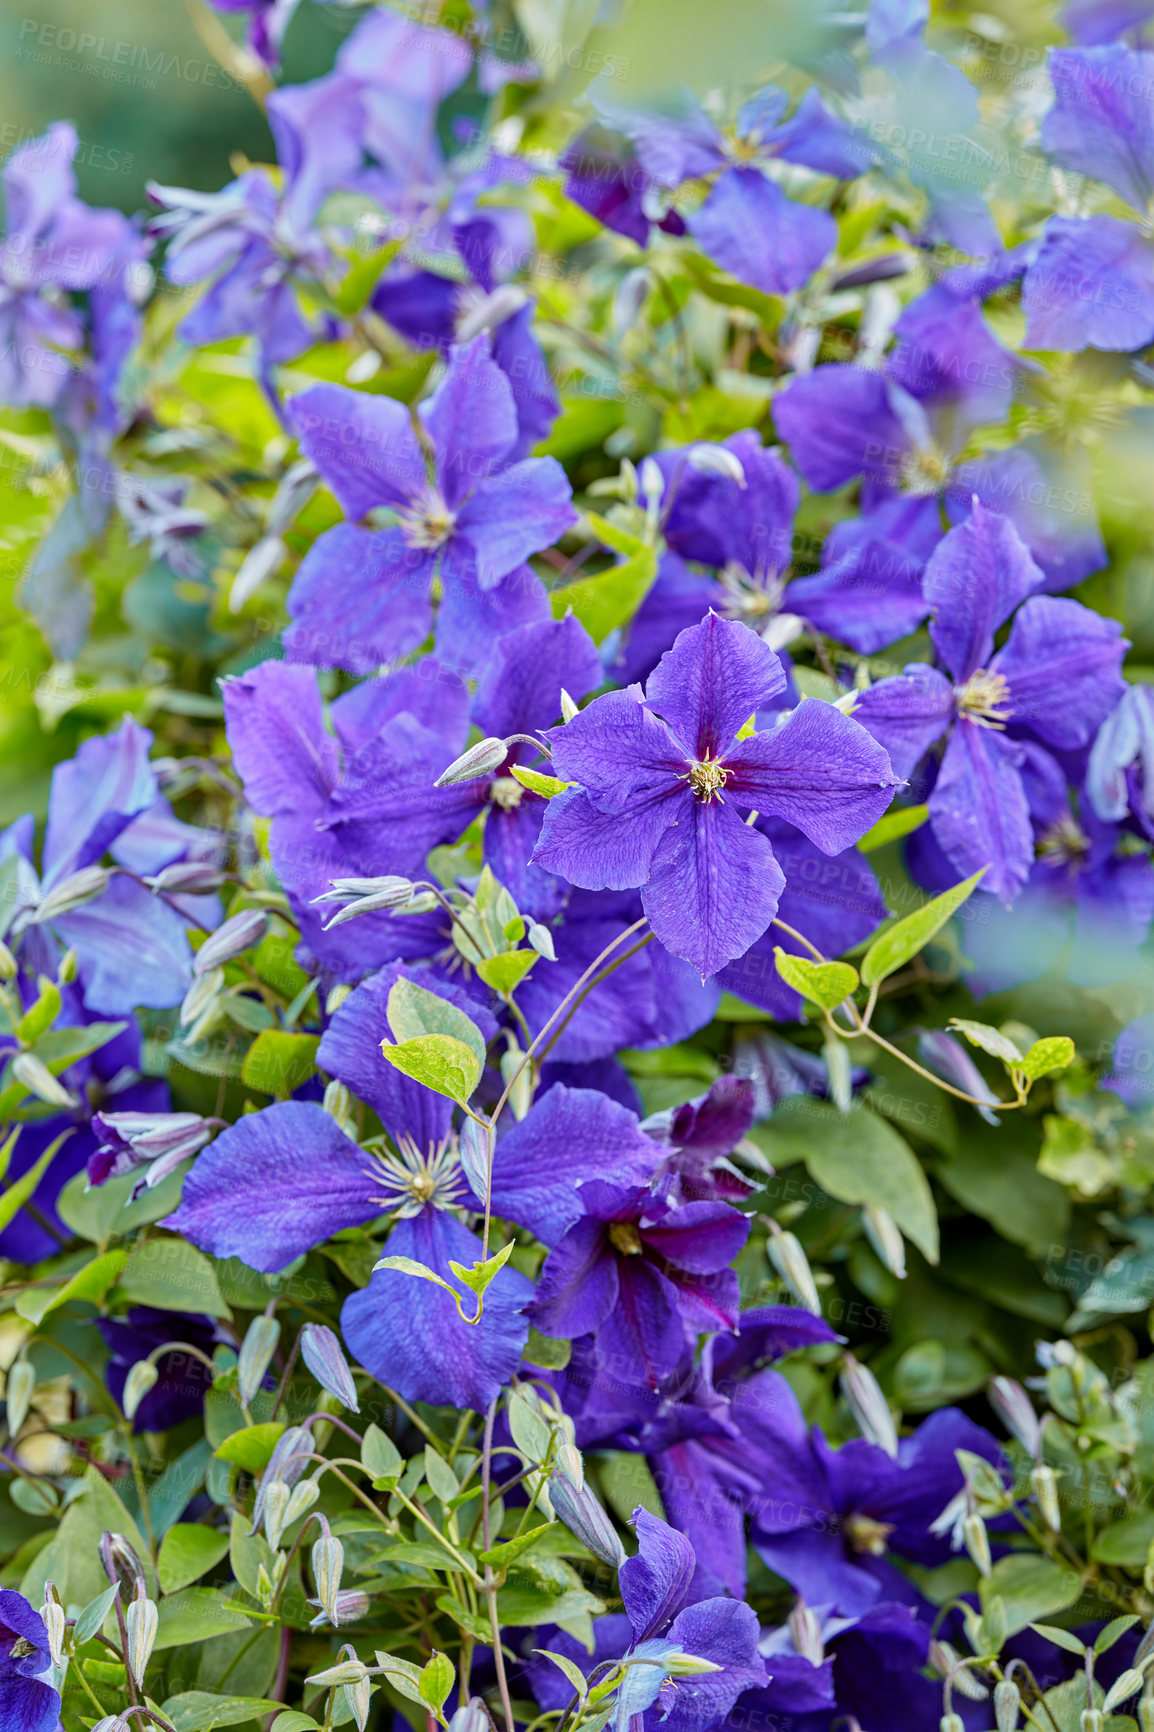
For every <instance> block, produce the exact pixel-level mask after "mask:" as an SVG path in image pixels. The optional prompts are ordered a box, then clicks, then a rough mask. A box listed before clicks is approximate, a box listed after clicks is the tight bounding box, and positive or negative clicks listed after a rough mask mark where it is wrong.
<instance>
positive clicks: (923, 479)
mask: <svg viewBox="0 0 1154 1732" xmlns="http://www.w3.org/2000/svg"><path fill="white" fill-rule="evenodd" d="M949 474H950V460H949V458H948V457H947V456H946V455H945V454H944V453H943V452H941V451H936V450H935V449H934V448H933V446H930V447H928V448H927V449H925V450H921V451H911V452H909V453H908V455H907V456H906V457H905V458H904V460H903V462H902V477H903V479H904V481H905V483H906V485H907V487H908V488H909V490H910V492H911V493H936V492H937V491H938V489H939V488H940V487H944V486H945V484H946V481H947V480H948V479H949Z"/></svg>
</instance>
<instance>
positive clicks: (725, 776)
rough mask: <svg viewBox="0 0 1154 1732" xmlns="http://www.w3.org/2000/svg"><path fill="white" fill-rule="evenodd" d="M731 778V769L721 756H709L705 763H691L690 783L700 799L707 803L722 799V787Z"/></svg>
mask: <svg viewBox="0 0 1154 1732" xmlns="http://www.w3.org/2000/svg"><path fill="white" fill-rule="evenodd" d="M728 780H729V771H728V770H727V769H726V767H725V765H724V764H723V763H722V762H721V760H720V759H719V758H707V759H706V760H705V762H704V763H703V764H690V766H689V785H690V787H691V788H692V789H693V792H694V793H695V794H696V796H697V798H698V799H699V800H703V801H704V802H705V803H706V804H708V803H709V801H710V800H720V798H721V789H722V788H724V786H725V784H726V782H727V781H728Z"/></svg>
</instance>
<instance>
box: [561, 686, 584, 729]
mask: <svg viewBox="0 0 1154 1732" xmlns="http://www.w3.org/2000/svg"><path fill="white" fill-rule="evenodd" d="M579 714H580V709H579V706H578V705H577V703H576V701H575V699H573V698H571V697H570V696H569V693H568V692H567V691H566V690H565V687H564V686H562V687H561V720H562V722H571V721H572V720H573V717H574V716H576V715H579Z"/></svg>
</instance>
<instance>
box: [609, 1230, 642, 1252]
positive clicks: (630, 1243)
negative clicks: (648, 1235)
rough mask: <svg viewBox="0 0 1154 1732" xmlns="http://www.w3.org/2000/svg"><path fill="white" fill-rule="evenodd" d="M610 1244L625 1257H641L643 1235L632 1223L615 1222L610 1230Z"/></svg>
mask: <svg viewBox="0 0 1154 1732" xmlns="http://www.w3.org/2000/svg"><path fill="white" fill-rule="evenodd" d="M609 1242H610V1244H611V1245H612V1246H613V1249H614V1250H615V1251H620V1253H621V1255H622V1256H623V1257H640V1255H641V1234H640V1233H639V1232H638V1231H637V1228H636V1227H635V1226H634V1225H633V1222H632V1221H614V1223H613V1225H612V1226H611V1227H610V1229H609Z"/></svg>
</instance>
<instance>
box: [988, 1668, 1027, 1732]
mask: <svg viewBox="0 0 1154 1732" xmlns="http://www.w3.org/2000/svg"><path fill="white" fill-rule="evenodd" d="M1021 1705H1022V1696H1021V1692H1020V1690H1019V1689H1018V1686H1017V1685H1016V1684H1015V1683H1014V1680H1013V1679H1012V1678H1003V1679H1002V1681H1001V1683H1000V1684H997V1685H995V1686H994V1719H995V1721H996V1722H997V1727H998V1732H1018V1713H1019V1710H1020V1708H1021Z"/></svg>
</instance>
